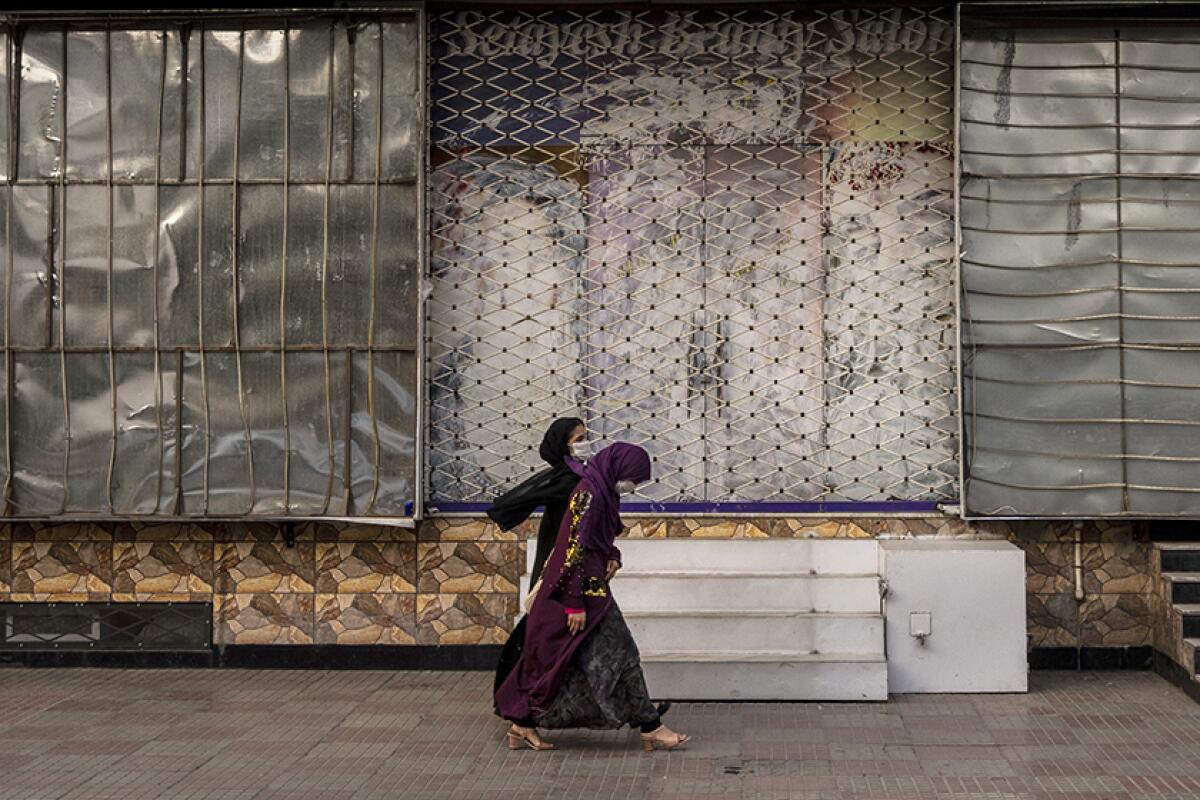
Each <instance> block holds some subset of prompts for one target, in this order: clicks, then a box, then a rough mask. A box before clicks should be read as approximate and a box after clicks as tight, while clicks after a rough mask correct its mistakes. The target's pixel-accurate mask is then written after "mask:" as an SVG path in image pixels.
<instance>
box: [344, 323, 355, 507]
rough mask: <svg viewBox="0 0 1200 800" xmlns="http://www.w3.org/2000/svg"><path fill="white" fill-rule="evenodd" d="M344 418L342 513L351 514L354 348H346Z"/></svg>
mask: <svg viewBox="0 0 1200 800" xmlns="http://www.w3.org/2000/svg"><path fill="white" fill-rule="evenodd" d="M343 389H344V391H345V393H346V419H345V423H344V426H343V429H342V437H343V439H342V441H343V448H344V453H343V455H344V460H345V469H344V471H343V473H342V513H343V514H345V515H346V516H350V515H351V505H352V494H353V491H352V490H353V483H352V482H351V469H350V463H351V459H350V451H351V448H352V446H353V443H354V413H353V412H354V348H352V347H347V348H346V380H345V385H344V387H343Z"/></svg>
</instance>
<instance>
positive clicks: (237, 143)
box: [229, 25, 287, 514]
mask: <svg viewBox="0 0 1200 800" xmlns="http://www.w3.org/2000/svg"><path fill="white" fill-rule="evenodd" d="M245 71H246V28H245V26H244V25H243V26H242V29H241V31H239V33H238V72H237V106H236V109H237V110H236V112H235V113H234V116H233V224H232V225H231V226H230V228H231V230H230V242H231V244H232V250H231V254H230V255H231V257H232V259H233V264H232V266H233V270H232V273H233V274H232V278H231V291H232V294H231V297H230V301H229V302H230V310H231V312H232V314H233V320H232V323H233V350H234V352H233V360H234V367H235V369H236V370H237V391H238V409H239V410H240V411H241V414H242V429H243V431H244V433H245V436H246V464H247V466H248V468H249V472H250V504H249V507H248V508H247V510H246V514H253V513H254V506H255V504H256V502H257V500H258V486H257V482H256V481H255V476H254V439H253V438H252V436H251V434H250V417H249V415H248V414H247V413H246V389H245V382H244V379H243V375H242V351H241V324H240V323H241V320H240V316H239V313H238V308H239V306H240V305H241V303H240V302H239V301H238V288H239V285H240V282H241V281H240V278H241V274H240V270H239V264H238V257H239V253H238V234H239V233H240V227H241V219H240V216H241V204H240V202H239V200H240V197H241V190H240V187H239V186H238V178H239V177H240V173H241V144H242V90H243V79H244V76H245ZM286 188H287V187H286V186H285V187H284V189H285V192H286Z"/></svg>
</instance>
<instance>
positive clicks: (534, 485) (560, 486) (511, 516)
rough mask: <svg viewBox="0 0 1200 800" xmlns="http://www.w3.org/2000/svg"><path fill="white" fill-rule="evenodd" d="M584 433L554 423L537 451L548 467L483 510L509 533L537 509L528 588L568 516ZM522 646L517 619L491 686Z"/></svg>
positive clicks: (565, 421)
mask: <svg viewBox="0 0 1200 800" xmlns="http://www.w3.org/2000/svg"><path fill="white" fill-rule="evenodd" d="M586 433H587V431H586V429H585V428H584V425H583V420H581V419H577V418H575V417H565V418H562V419H556V420H554V422H553V423H552V424H551V425H550V427H549V429H547V430H546V435H545V436H544V437H543V438H542V445H541V447H539V448H538V453H539V454H540V455H541V457H542V460H543V461H545V462H546V463H547V464H549V465H550V466H549V468H547V469H544V470H542V471H541V472H539V473H537V474H536V475H534V476H533V477H532V478H529V479H528V480H526V481H525V482H523V483H521V484H519V485H517V486H516V487H514V488H512V489H510V490H509V491H507V492H505V493H504V494H502V495H500V497H498V498H497V499H496V502H494V503H493V504H492V507H491V508H489V509H488V510H487V515H488V517H490V518H491V520H492V522H494V523H496V524H497V525H499V526H500V530H502V531H510V530H512V529H513V528H515V527H517V526H518V525H520V524H521V523H522V522H524V521H525V520H527V519H529V516H530V515H531V514H533V512H534V511H535V510H536V509H537V508H538V507H541V508H542V522H541V524H540V525H538V535H537V549H536V550H535V551H534V557H533V569H532V571H531V572H530V573H529V585H530V587H532V586H534V584H536V583H537V582H538V579H539V578H540V577H541V576H542V567H543V566H545V564H546V559H547V558H549V556H550V551H551V550H553V549H554V541H555V539H557V538H558V529H559V527H560V526H561V524H562V519H563V515H565V514H566V513H567V502H568V501H569V500H570V498H571V493H572V492H574V491H575V487H576V486H578V485H579V473H577V472H576V471H575V470H576V469H578V470H579V471H580V472H582V465H581V464H580V463H579V462H580V460H579V459H578V458H577V457H576V453H575V446H576V445H577V443H578V442H581V441H582V440H583V438H584V436H585V435H586ZM580 455H582V454H580ZM524 642H525V617H521V621H520V622H518V623H517V626H516V627H515V628H514V629H513V632H512V634H511V635H510V636H509V637H508V642H507V643H506V644H505V645H504V650H503V651H502V652H501V654H500V663H499V665H498V666H497V667H496V686H495V688H497V689H498V688H499V687H500V684H501V683H503V682H504V679H505V678H507V677H508V673H509V672H510V671H511V670H512V668H513V665H514V664H516V663H517V659H518V658H520V657H521V648H522V645H523V644H524ZM494 694H495V693H494V692H493V695H494Z"/></svg>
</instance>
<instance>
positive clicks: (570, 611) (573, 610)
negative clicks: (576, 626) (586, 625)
mask: <svg viewBox="0 0 1200 800" xmlns="http://www.w3.org/2000/svg"><path fill="white" fill-rule="evenodd" d="M586 610H587V609H584V608H564V609H563V611H566V612H567V613H568V614H582V613H583V612H584V611H586Z"/></svg>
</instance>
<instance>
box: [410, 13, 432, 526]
mask: <svg viewBox="0 0 1200 800" xmlns="http://www.w3.org/2000/svg"><path fill="white" fill-rule="evenodd" d="M415 13H416V26H417V36H418V37H419V38H418V40H417V42H418V44H417V52H416V53H415V54H414V57H415V59H416V62H417V84H416V91H417V92H419V96H418V97H417V104H416V105H417V108H418V109H420V111H419V113H420V114H421V119H420V124H419V125H418V126H417V130H418V134H417V137H418V138H417V164H416V166H417V215H416V218H417V221H418V228H417V231H416V239H417V260H416V264H414V265H413V268H414V269H416V270H417V302H416V308H415V309H414V310H413V312H414V313H415V314H416V315H417V340H416V342H415V344H416V347H417V352H416V359H417V364H416V372H417V386H416V390H415V392H414V399H415V400H416V406H417V407H416V414H415V415H414V420H413V422H414V427H415V428H416V430H414V431H413V443H414V444H415V446H416V452H415V453H414V454H413V456H414V462H413V517H414V518H415V519H420V518H421V517H422V509H423V507H424V503H425V430H426V414H427V412H426V409H427V408H428V405H429V404H428V402H427V391H426V388H425V288H426V284H425V280H426V278H425V276H426V275H427V274H428V264H427V260H428V254H427V252H426V248H425V232H426V231H428V230H429V209H428V203H427V198H426V197H425V191H426V175H425V162H426V152H427V150H426V148H427V147H428V142H427V139H426V137H427V136H428V128H427V127H426V120H428V119H429V118H430V117H429V106H428V103H429V95H430V92H429V85H428V70H427V63H426V57H425V54H426V53H428V52H429V47H428V38H427V36H428V28H427V20H426V18H425V10H424V8H423V7H422V8H420V9H418V10H417V11H416V12H415Z"/></svg>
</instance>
